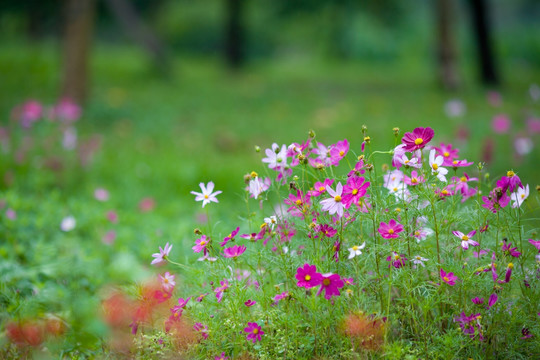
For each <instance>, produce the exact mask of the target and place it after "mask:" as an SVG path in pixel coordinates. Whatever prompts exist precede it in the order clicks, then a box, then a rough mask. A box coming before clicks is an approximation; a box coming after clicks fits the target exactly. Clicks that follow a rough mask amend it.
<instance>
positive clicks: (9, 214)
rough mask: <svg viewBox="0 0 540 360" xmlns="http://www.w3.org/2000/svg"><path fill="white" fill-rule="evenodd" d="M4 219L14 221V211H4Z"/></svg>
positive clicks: (15, 214) (15, 216) (15, 217)
mask: <svg viewBox="0 0 540 360" xmlns="http://www.w3.org/2000/svg"><path fill="white" fill-rule="evenodd" d="M6 217H7V218H8V219H9V220H15V219H17V213H16V212H15V210H13V209H11V208H9V209H7V210H6Z"/></svg>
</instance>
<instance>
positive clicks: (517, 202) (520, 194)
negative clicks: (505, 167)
mask: <svg viewBox="0 0 540 360" xmlns="http://www.w3.org/2000/svg"><path fill="white" fill-rule="evenodd" d="M527 197H529V184H527V185H525V187H524V188H520V187H518V188H517V190H516V192H513V193H512V194H510V199H512V201H513V202H514V203H513V204H512V207H513V208H517V207H521V204H523V202H524V201H525V199H527Z"/></svg>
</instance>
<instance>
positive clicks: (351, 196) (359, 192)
mask: <svg viewBox="0 0 540 360" xmlns="http://www.w3.org/2000/svg"><path fill="white" fill-rule="evenodd" d="M369 185H370V183H369V182H366V181H365V179H364V178H363V177H356V176H351V177H349V178H348V179H347V184H346V185H345V186H344V187H343V204H344V205H345V208H346V209H348V208H350V207H351V205H352V204H358V202H359V201H360V198H361V197H363V196H364V195H366V191H367V188H368V187H369Z"/></svg>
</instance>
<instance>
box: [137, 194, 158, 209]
mask: <svg viewBox="0 0 540 360" xmlns="http://www.w3.org/2000/svg"><path fill="white" fill-rule="evenodd" d="M155 207H156V201H155V200H154V198H151V197H145V198H143V199H142V200H141V201H140V202H139V210H140V211H141V212H150V211H152V210H154V208H155Z"/></svg>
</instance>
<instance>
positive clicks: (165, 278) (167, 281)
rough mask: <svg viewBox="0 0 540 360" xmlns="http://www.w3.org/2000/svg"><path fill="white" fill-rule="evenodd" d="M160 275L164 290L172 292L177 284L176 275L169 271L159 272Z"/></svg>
mask: <svg viewBox="0 0 540 360" xmlns="http://www.w3.org/2000/svg"><path fill="white" fill-rule="evenodd" d="M158 276H159V280H161V286H163V290H165V291H166V292H171V291H172V289H174V286H175V285H176V282H175V281H174V277H175V276H174V275H171V274H169V272H168V271H167V272H166V273H165V274H163V275H161V274H158Z"/></svg>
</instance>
